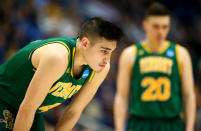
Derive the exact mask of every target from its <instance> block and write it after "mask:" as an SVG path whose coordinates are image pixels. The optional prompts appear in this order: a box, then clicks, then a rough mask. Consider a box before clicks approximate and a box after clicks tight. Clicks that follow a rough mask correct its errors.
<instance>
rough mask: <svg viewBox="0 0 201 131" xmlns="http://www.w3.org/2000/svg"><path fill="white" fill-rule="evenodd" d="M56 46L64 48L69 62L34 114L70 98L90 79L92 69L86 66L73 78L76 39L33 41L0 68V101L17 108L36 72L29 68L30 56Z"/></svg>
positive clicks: (62, 38) (30, 66)
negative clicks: (80, 73)
mask: <svg viewBox="0 0 201 131" xmlns="http://www.w3.org/2000/svg"><path fill="white" fill-rule="evenodd" d="M51 43H58V44H62V45H64V46H65V47H66V48H67V50H68V52H69V63H68V67H67V69H66V72H65V73H64V75H63V76H62V77H61V78H60V79H59V80H58V81H56V82H55V83H54V84H53V86H52V87H51V88H50V90H49V92H48V95H47V97H46V98H45V100H44V102H43V103H42V105H41V106H40V109H39V110H38V111H37V112H41V111H47V110H48V109H50V108H53V107H55V106H56V105H59V104H60V103H62V102H63V101H65V100H66V99H68V98H70V97H71V96H73V95H74V94H75V93H76V92H77V91H78V90H79V89H80V88H81V87H82V86H83V85H84V84H85V83H86V82H87V81H88V80H89V78H90V76H91V74H92V73H93V70H92V69H91V68H90V67H89V66H85V68H84V70H83V72H82V73H83V74H82V76H81V78H80V79H75V78H74V76H73V62H74V54H75V46H76V38H74V39H71V38H67V37H59V38H51V39H46V40H41V41H40V40H39V41H34V42H32V43H30V44H28V45H27V46H26V47H24V48H23V49H21V50H19V51H18V52H17V53H16V54H15V55H14V56H13V57H12V58H11V59H10V60H9V61H7V62H6V63H5V64H3V65H1V66H0V88H1V93H0V96H1V97H0V99H1V100H3V101H5V102H7V103H8V104H11V103H12V106H13V107H14V108H18V107H19V104H20V103H21V101H22V100H23V98H24V95H25V93H26V90H27V87H28V85H29V83H30V81H31V79H32V77H33V75H34V73H35V71H36V69H35V68H34V67H33V66H32V63H31V56H32V53H33V52H34V51H35V50H36V49H38V48H40V47H41V46H44V45H46V44H51Z"/></svg>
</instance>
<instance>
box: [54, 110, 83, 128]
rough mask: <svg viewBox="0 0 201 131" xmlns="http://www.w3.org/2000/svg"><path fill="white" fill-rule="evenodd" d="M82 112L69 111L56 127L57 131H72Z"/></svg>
mask: <svg viewBox="0 0 201 131" xmlns="http://www.w3.org/2000/svg"><path fill="white" fill-rule="evenodd" d="M80 115H81V112H80V111H78V112H75V111H70V110H67V111H65V113H64V114H63V115H62V117H61V118H60V120H59V121H58V123H57V125H56V129H55V131H71V130H72V128H73V127H74V126H75V124H76V122H77V121H78V120H79V118H80Z"/></svg>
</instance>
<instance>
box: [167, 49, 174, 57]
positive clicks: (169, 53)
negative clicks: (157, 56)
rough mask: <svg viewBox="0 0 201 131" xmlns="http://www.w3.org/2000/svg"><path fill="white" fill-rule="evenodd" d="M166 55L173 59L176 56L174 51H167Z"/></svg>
mask: <svg viewBox="0 0 201 131" xmlns="http://www.w3.org/2000/svg"><path fill="white" fill-rule="evenodd" d="M166 55H167V56H168V57H173V56H174V51H173V50H167V52H166Z"/></svg>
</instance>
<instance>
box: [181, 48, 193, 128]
mask: <svg viewBox="0 0 201 131" xmlns="http://www.w3.org/2000/svg"><path fill="white" fill-rule="evenodd" d="M178 54H179V58H180V61H181V83H182V96H183V106H184V119H185V123H186V131H193V130H194V123H195V112H196V106H195V93H194V82H193V72H192V64H191V63H192V62H191V58H190V55H189V53H188V51H187V50H186V49H185V48H184V47H182V46H178Z"/></svg>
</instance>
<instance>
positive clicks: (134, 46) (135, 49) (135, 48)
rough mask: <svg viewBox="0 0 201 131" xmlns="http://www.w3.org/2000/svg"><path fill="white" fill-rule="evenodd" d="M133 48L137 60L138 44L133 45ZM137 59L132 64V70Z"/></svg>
mask: <svg viewBox="0 0 201 131" xmlns="http://www.w3.org/2000/svg"><path fill="white" fill-rule="evenodd" d="M132 48H133V51H134V54H135V61H136V58H137V46H136V45H132ZM135 61H134V62H133V63H132V64H131V65H130V70H131V71H132V69H133V68H134V66H135Z"/></svg>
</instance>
